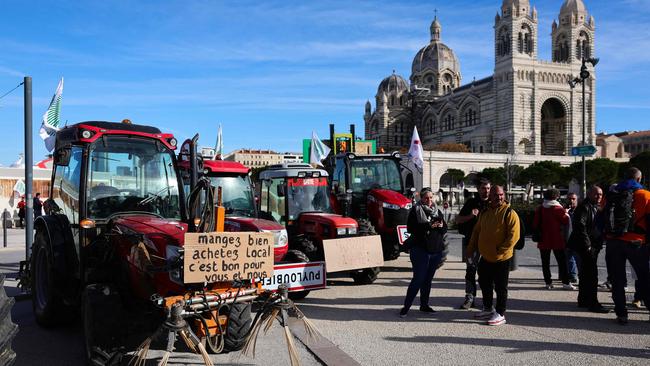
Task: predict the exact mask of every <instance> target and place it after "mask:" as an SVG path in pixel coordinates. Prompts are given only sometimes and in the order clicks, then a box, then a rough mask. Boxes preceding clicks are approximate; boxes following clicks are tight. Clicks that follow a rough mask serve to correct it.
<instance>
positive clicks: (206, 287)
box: [28, 122, 262, 364]
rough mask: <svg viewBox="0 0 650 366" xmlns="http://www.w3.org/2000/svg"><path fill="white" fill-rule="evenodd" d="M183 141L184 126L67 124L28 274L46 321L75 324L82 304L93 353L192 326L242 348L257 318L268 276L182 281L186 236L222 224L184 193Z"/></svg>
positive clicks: (208, 339)
mask: <svg viewBox="0 0 650 366" xmlns="http://www.w3.org/2000/svg"><path fill="white" fill-rule="evenodd" d="M175 149H176V139H175V138H174V136H173V135H171V134H166V133H161V131H160V130H159V129H157V128H154V127H148V126H141V125H135V124H130V123H113V122H81V123H78V124H75V125H72V126H68V127H65V128H63V129H61V130H60V131H59V132H57V135H56V149H55V152H54V168H53V170H52V179H51V190H50V192H51V194H50V199H49V200H48V201H47V203H46V205H45V207H46V213H47V215H45V216H42V217H39V218H38V219H36V220H35V223H34V228H35V238H34V244H33V247H32V255H31V263H30V266H29V269H28V274H29V277H28V278H29V280H30V282H31V292H32V301H33V311H34V315H35V317H36V321H37V323H38V324H39V325H41V326H46V327H51V326H55V325H61V324H65V323H71V322H73V319H75V318H76V317H78V315H75V313H76V312H77V311H78V310H79V309H81V318H82V321H83V330H84V339H85V348H86V355H87V357H88V360H89V362H90V363H94V364H102V363H107V364H118V363H119V362H121V361H120V358H121V357H122V352H121V351H120V347H122V346H123V345H124V343H123V341H124V340H125V339H128V338H129V337H133V336H134V335H135V334H140V333H141V332H145V331H146V332H149V331H153V330H155V329H162V328H160V327H162V326H165V327H167V328H165V329H167V330H169V331H170V332H171V331H172V330H174V329H176V328H174V327H181V326H182V325H186V326H187V327H189V328H187V329H185V328H183V329H182V331H183V332H184V333H183V334H182V335H183V336H184V337H185V339H186V342H187V339H188V338H191V339H192V340H197V342H200V343H201V345H199V343H195V345H196V346H197V347H198V348H199V349H202V350H203V351H205V349H207V350H208V351H210V352H228V351H234V350H238V349H240V348H241V347H242V346H243V342H244V340H245V336H246V335H247V333H248V331H249V328H250V326H251V302H252V300H253V299H254V298H256V297H257V295H258V294H260V293H261V292H262V289H261V287H260V285H259V284H255V283H252V281H250V280H237V281H234V282H233V281H230V282H216V283H204V284H203V283H202V284H188V283H185V282H184V280H183V269H182V265H183V260H182V258H183V257H182V256H183V251H184V249H183V247H184V240H185V239H184V238H185V234H186V233H187V232H188V231H200V230H197V228H205V229H206V231H211V230H214V229H213V228H210V227H206V218H205V217H197V216H194V215H193V213H192V212H188V211H189V210H188V208H187V207H200V205H197V203H196V200H194V201H193V200H192V199H190V201H189V203H187V202H186V200H185V194H184V190H183V189H182V187H183V183H182V181H181V179H180V177H179V176H178V174H177V162H176V156H175V154H174V150H175ZM204 187H205V185H204ZM197 189H201V188H197ZM196 196H198V195H196V194H194V192H193V197H196ZM208 196H209V195H208ZM199 204H200V202H199ZM206 205H207V206H208V207H209V206H210V205H213V204H212V203H211V202H206ZM195 217H197V218H195ZM178 329H181V328H178ZM178 329H176V330H178ZM150 334H151V333H150ZM170 337H171V333H170ZM170 339H172V338H170ZM192 342H193V341H192ZM193 343H194V342H193ZM171 344H172V346H173V342H171ZM203 347H204V348H203ZM172 349H173V347H172Z"/></svg>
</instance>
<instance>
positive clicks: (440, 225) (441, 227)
mask: <svg viewBox="0 0 650 366" xmlns="http://www.w3.org/2000/svg"><path fill="white" fill-rule="evenodd" d="M407 228H408V231H409V233H411V237H410V238H409V240H412V243H413V244H412V246H411V250H410V253H409V256H410V258H411V265H412V266H413V278H412V279H411V283H409V287H408V289H407V291H406V297H405V299H404V307H403V308H402V310H400V312H399V315H400V317H402V318H403V317H405V316H406V314H407V313H408V311H409V309H410V308H411V305H412V304H413V300H414V299H415V295H417V293H418V291H419V292H420V311H422V312H425V313H435V310H433V309H432V308H431V307H430V306H429V294H430V293H431V281H432V280H433V275H434V274H435V273H436V269H438V267H439V265H440V261H441V260H442V255H443V251H444V249H445V242H444V240H445V234H446V233H447V223H446V222H445V219H444V215H443V213H442V211H440V209H438V208H437V206H436V205H435V204H434V203H433V192H432V191H431V188H424V189H422V191H420V202H418V203H417V204H415V205H414V206H413V207H412V208H411V211H409V215H408V219H407Z"/></svg>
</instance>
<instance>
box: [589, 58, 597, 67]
mask: <svg viewBox="0 0 650 366" xmlns="http://www.w3.org/2000/svg"><path fill="white" fill-rule="evenodd" d="M598 61H600V59H599V58H598V57H590V58H588V59H587V62H589V63H590V64H591V65H592V66H594V67H595V66H596V65H598Z"/></svg>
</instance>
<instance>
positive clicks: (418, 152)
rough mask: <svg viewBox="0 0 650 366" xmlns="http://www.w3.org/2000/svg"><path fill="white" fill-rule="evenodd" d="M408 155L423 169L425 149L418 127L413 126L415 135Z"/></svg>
mask: <svg viewBox="0 0 650 366" xmlns="http://www.w3.org/2000/svg"><path fill="white" fill-rule="evenodd" d="M408 155H409V158H410V159H411V160H413V162H414V163H415V165H416V166H417V167H418V168H420V169H422V166H424V151H423V150H422V142H421V141H420V135H418V128H417V127H413V136H412V137H411V147H410V148H409V154H408Z"/></svg>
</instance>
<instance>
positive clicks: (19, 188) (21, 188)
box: [9, 179, 25, 207]
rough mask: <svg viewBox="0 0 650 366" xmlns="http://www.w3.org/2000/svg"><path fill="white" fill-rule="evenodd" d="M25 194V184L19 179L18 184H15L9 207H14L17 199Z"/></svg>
mask: <svg viewBox="0 0 650 366" xmlns="http://www.w3.org/2000/svg"><path fill="white" fill-rule="evenodd" d="M23 194H25V182H23V180H22V179H18V180H17V181H16V184H14V188H13V191H12V192H11V197H10V198H9V206H11V207H14V202H15V199H16V198H18V197H20V196H22V195H23Z"/></svg>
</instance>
